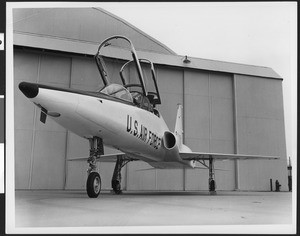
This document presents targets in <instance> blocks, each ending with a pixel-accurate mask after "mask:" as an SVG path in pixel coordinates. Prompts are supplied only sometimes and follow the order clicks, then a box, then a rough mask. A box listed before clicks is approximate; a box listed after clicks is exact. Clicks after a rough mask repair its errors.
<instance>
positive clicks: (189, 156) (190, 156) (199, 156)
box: [179, 152, 279, 161]
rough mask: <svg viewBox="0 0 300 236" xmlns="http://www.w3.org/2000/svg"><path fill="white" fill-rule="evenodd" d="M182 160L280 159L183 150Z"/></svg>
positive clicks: (276, 157) (276, 158)
mask: <svg viewBox="0 0 300 236" xmlns="http://www.w3.org/2000/svg"><path fill="white" fill-rule="evenodd" d="M179 155H180V157H181V159H182V160H189V161H192V160H197V161H200V160H209V159H210V158H212V159H214V160H216V161H217V160H220V161H222V160H255V159H257V160H278V159H279V157H278V156H260V155H240V154H223V153H204V152H190V153H189V152H181V153H179Z"/></svg>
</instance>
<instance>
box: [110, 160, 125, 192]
mask: <svg viewBox="0 0 300 236" xmlns="http://www.w3.org/2000/svg"><path fill="white" fill-rule="evenodd" d="M129 161H130V160H125V159H124V158H123V156H117V161H116V165H115V169H114V173H113V177H112V180H111V187H112V189H113V191H114V193H115V194H121V193H122V190H121V180H122V175H121V170H122V168H123V167H124V166H125V165H126V164H127V163H128V162H129Z"/></svg>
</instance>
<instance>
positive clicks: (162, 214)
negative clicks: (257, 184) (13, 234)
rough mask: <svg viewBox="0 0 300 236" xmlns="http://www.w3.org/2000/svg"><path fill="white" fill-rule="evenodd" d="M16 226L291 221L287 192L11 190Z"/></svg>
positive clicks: (277, 222) (243, 223)
mask: <svg viewBox="0 0 300 236" xmlns="http://www.w3.org/2000/svg"><path fill="white" fill-rule="evenodd" d="M15 196H16V204H15V223H16V227H83V226H174V225H179V226H181V225H251V224H259V225H260V224H261V225H263V224H291V223H292V193H290V192H236V191H235V192H229V191H228V192H227V191H219V192H217V195H210V194H209V192H207V191H203V192H202V191H197V192H176V191H175V192H132V191H125V192H124V193H123V194H121V195H114V194H112V193H109V192H102V193H101V194H100V195H99V197H98V198H96V199H90V198H88V196H87V195H86V193H85V192H84V191H16V195H15Z"/></svg>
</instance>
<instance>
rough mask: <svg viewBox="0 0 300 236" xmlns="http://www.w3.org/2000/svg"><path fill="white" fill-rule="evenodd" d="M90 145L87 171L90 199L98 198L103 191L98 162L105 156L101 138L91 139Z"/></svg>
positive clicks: (87, 190)
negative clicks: (98, 159)
mask: <svg viewBox="0 0 300 236" xmlns="http://www.w3.org/2000/svg"><path fill="white" fill-rule="evenodd" d="M89 143H90V156H89V158H88V160H87V162H88V164H89V168H88V170H87V172H88V178H87V181H86V192H87V194H88V196H89V197H90V198H96V197H98V195H99V193H100V191H101V177H100V175H99V173H98V172H97V165H96V160H97V158H100V156H101V155H103V154H104V149H103V142H102V139H101V138H99V137H93V138H90V139H89Z"/></svg>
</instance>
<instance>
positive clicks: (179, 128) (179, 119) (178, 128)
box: [174, 104, 183, 150]
mask: <svg viewBox="0 0 300 236" xmlns="http://www.w3.org/2000/svg"><path fill="white" fill-rule="evenodd" d="M174 134H175V136H176V139H177V144H178V148H179V150H180V149H181V147H182V144H183V107H182V105H181V104H178V109H177V116H176V123H175V130H174Z"/></svg>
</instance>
